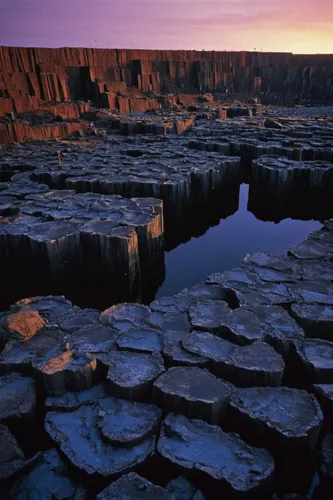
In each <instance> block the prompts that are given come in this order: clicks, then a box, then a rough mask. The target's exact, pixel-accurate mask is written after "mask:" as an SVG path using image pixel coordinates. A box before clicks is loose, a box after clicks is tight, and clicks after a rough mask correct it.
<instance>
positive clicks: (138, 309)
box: [100, 303, 149, 330]
mask: <svg viewBox="0 0 333 500" xmlns="http://www.w3.org/2000/svg"><path fill="white" fill-rule="evenodd" d="M148 316H149V308H148V307H147V306H143V305H141V304H127V303H124V304H118V305H115V306H112V307H110V308H109V309H106V310H105V311H103V312H102V313H101V315H100V322H101V323H103V324H105V325H111V326H113V327H114V328H116V329H117V330H131V329H132V328H135V327H141V326H145V323H144V322H145V319H147V318H148Z"/></svg>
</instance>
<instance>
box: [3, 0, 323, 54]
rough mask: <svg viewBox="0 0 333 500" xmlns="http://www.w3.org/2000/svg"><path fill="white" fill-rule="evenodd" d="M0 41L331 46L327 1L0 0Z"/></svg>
mask: <svg viewBox="0 0 333 500" xmlns="http://www.w3.org/2000/svg"><path fill="white" fill-rule="evenodd" d="M0 45H16V46H20V45H23V46H45V47H60V46H83V47H112V48H115V47H116V48H148V49H153V48H160V49H197V50H201V49H205V50H211V49H215V50H242V49H243V50H253V49H254V48H256V49H257V50H263V51H270V50H274V51H292V52H295V53H297V52H298V53H299V52H303V53H315V52H322V53H324V52H329V53H333V0H0Z"/></svg>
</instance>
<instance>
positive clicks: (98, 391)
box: [45, 383, 108, 411]
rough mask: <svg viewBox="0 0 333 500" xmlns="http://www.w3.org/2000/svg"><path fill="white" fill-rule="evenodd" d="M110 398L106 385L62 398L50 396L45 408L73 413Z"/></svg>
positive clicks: (67, 393) (69, 393) (68, 393)
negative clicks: (82, 407)
mask: <svg viewBox="0 0 333 500" xmlns="http://www.w3.org/2000/svg"><path fill="white" fill-rule="evenodd" d="M106 397H108V393H107V391H106V386H105V384H104V383H103V384H99V385H94V386H93V387H91V388H90V389H86V390H85V391H79V392H66V394H64V395H62V396H48V397H47V398H46V400H45V406H46V409H47V410H48V411H51V410H55V411H59V410H62V411H72V410H76V409H77V408H79V407H80V406H82V405H91V404H97V403H98V402H99V401H100V400H101V399H103V398H106Z"/></svg>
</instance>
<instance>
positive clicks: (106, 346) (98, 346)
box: [70, 324, 119, 354]
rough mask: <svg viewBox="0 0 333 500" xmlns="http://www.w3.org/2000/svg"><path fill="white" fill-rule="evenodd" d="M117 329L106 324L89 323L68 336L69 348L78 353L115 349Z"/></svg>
mask: <svg viewBox="0 0 333 500" xmlns="http://www.w3.org/2000/svg"><path fill="white" fill-rule="evenodd" d="M118 337H119V331H118V330H116V329H114V328H112V327H111V326H108V325H98V324H97V325H89V326H86V327H84V328H81V329H80V330H77V331H76V332H74V333H72V335H71V337H70V348H71V349H72V351H75V352H78V353H82V354H83V353H86V352H90V353H92V354H94V353H107V352H109V351H112V350H116V349H117V339H118Z"/></svg>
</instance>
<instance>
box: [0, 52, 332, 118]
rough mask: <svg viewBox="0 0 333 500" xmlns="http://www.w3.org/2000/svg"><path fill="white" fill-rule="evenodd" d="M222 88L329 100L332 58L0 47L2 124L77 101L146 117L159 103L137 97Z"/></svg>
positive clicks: (330, 95) (281, 54)
mask: <svg viewBox="0 0 333 500" xmlns="http://www.w3.org/2000/svg"><path fill="white" fill-rule="evenodd" d="M227 87H231V88H233V89H234V90H236V91H239V92H261V91H266V92H267V91H271V92H275V93H278V94H282V95H287V94H288V93H293V94H301V93H303V94H307V95H312V96H313V97H314V98H316V99H323V100H325V99H330V98H333V55H293V54H291V53H263V52H259V53H257V52H215V51H212V52H211V51H208V52H206V51H201V52H196V51H166V50H163V51H161V50H118V49H112V50H109V49H83V48H60V49H39V48H17V47H0V116H1V115H4V114H5V113H6V112H9V111H16V112H18V111H17V110H18V109H20V110H31V108H37V109H38V106H41V104H40V103H41V102H43V101H44V102H52V103H55V102H64V101H71V100H78V99H84V100H86V99H92V100H94V101H95V102H96V103H97V104H98V105H103V106H107V107H110V108H115V109H119V110H123V111H130V110H134V111H135V110H144V109H148V108H149V107H151V106H153V107H154V106H155V105H156V106H157V104H158V103H157V101H156V103H154V102H151V103H146V104H143V103H142V100H141V102H140V103H139V104H138V103H136V102H135V100H136V99H135V97H134V95H135V94H136V95H140V94H142V93H149V92H152V93H156V92H157V93H173V92H178V93H179V92H180V93H186V92H192V93H199V92H207V91H208V92H214V91H224V90H225V89H226V88H227ZM133 94H134V95H133ZM121 97H123V98H124V97H125V98H126V99H127V101H126V102H124V101H123V100H122V99H121ZM156 106H155V107H156Z"/></svg>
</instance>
